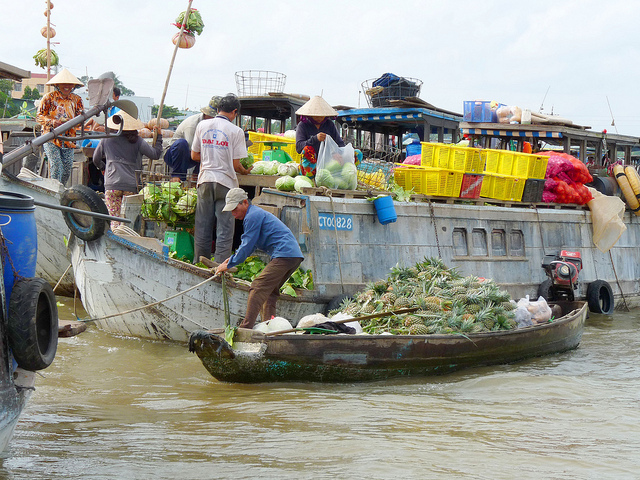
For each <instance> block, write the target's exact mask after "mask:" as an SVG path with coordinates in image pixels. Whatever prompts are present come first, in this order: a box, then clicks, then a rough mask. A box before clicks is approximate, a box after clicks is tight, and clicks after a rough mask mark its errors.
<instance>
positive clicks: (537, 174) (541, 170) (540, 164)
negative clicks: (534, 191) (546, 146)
mask: <svg viewBox="0 0 640 480" xmlns="http://www.w3.org/2000/svg"><path fill="white" fill-rule="evenodd" d="M536 157H537V158H536V160H535V162H533V168H531V169H529V174H528V178H538V179H543V178H545V177H546V174H547V163H549V157H547V156H545V155H536Z"/></svg>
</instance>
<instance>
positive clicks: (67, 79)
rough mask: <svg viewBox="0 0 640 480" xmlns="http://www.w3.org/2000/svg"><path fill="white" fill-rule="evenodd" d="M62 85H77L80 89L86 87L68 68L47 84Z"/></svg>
mask: <svg viewBox="0 0 640 480" xmlns="http://www.w3.org/2000/svg"><path fill="white" fill-rule="evenodd" d="M60 83H71V84H73V85H77V86H78V87H82V86H84V83H82V82H81V81H80V80H78V79H77V78H76V77H75V75H74V74H73V73H71V72H70V71H69V70H67V69H66V68H63V69H62V71H61V72H60V73H58V74H57V75H56V76H54V77H53V78H52V79H51V80H49V81H48V82H47V85H56V84H60Z"/></svg>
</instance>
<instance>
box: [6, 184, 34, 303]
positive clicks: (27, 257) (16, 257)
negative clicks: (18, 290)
mask: <svg viewBox="0 0 640 480" xmlns="http://www.w3.org/2000/svg"><path fill="white" fill-rule="evenodd" d="M35 210H36V207H35V205H34V203H33V198H32V197H30V196H29V195H23V194H21V193H13V192H2V191H0V232H2V236H1V238H0V241H1V242H2V243H4V247H6V248H4V247H2V245H0V250H1V251H2V265H3V267H4V268H3V270H4V275H3V279H4V289H5V298H6V301H7V306H6V307H5V310H6V308H8V305H9V299H10V297H11V290H12V289H13V284H14V282H15V276H16V275H17V276H19V277H27V278H31V277H34V276H35V274H36V259H37V256H38V235H37V229H36V217H35Z"/></svg>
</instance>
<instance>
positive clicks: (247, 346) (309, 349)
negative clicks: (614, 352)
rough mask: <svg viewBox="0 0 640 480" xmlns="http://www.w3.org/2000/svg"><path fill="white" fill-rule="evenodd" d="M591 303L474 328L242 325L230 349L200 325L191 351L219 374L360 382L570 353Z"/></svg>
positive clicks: (250, 379) (251, 379)
mask: <svg viewBox="0 0 640 480" xmlns="http://www.w3.org/2000/svg"><path fill="white" fill-rule="evenodd" d="M587 311H588V308H587V305H586V303H585V302H570V303H566V304H564V305H563V314H564V316H563V317H561V318H560V319H558V320H557V321H554V322H552V323H547V324H543V325H538V326H532V327H526V328H520V329H516V330H511V331H501V332H491V333H479V334H470V335H402V336H399V335H398V336H396V335H301V334H292V335H276V336H271V337H270V336H265V335H263V334H260V333H257V332H252V331H248V330H247V331H239V333H238V334H237V337H236V341H235V342H234V348H233V349H232V348H231V347H229V345H228V344H227V343H226V342H225V341H224V338H223V337H224V334H223V333H221V332H211V331H198V332H194V333H193V334H192V336H191V340H190V345H189V346H190V350H192V351H194V352H195V353H196V354H197V355H198V357H199V358H200V360H201V361H202V364H203V365H204V366H205V368H206V369H207V370H208V371H209V373H211V375H213V376H214V377H215V378H216V379H218V380H222V381H227V382H241V383H256V382H278V381H304V382H308V381H311V382H358V381H371V380H382V379H388V378H393V377H408V376H421V375H440V374H445V373H450V372H453V371H456V370H461V369H464V368H469V367H478V366H486V365H496V364H506V363H512V362H516V361H519V360H524V359H526V358H531V357H537V356H543V355H548V354H552V353H559V352H564V351H567V350H571V349H574V348H576V347H577V346H578V345H579V344H580V340H581V338H582V332H583V330H584V323H585V320H586V317H587Z"/></svg>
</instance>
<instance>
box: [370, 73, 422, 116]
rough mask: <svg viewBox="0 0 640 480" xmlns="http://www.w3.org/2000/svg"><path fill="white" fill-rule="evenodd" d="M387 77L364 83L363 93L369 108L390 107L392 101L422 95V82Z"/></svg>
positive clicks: (405, 78)
mask: <svg viewBox="0 0 640 480" xmlns="http://www.w3.org/2000/svg"><path fill="white" fill-rule="evenodd" d="M385 75H388V74H385ZM385 75H383V76H382V77H379V78H371V79H369V80H365V81H364V82H362V91H363V92H364V94H365V97H366V98H367V103H368V104H369V107H371V108H373V107H388V106H390V105H391V100H402V99H403V98H407V97H417V96H419V95H420V88H421V87H422V80H418V79H417V78H411V77H396V76H395V75H393V76H392V77H385Z"/></svg>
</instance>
